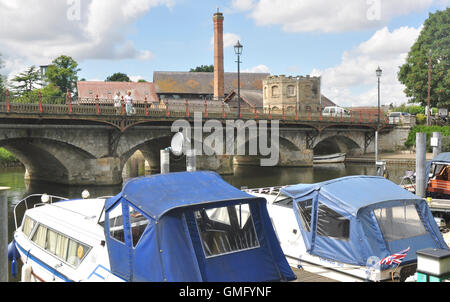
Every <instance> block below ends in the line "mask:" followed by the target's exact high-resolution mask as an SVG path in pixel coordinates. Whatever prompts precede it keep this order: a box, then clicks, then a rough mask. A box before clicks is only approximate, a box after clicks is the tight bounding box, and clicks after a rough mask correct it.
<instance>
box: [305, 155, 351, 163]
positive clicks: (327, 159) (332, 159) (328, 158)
mask: <svg viewBox="0 0 450 302" xmlns="http://www.w3.org/2000/svg"><path fill="white" fill-rule="evenodd" d="M345 157H346V154H345V153H336V154H329V155H322V156H314V157H313V163H314V164H328V163H343V162H344V161H345Z"/></svg>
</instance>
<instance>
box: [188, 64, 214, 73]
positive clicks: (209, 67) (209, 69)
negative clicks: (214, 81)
mask: <svg viewBox="0 0 450 302" xmlns="http://www.w3.org/2000/svg"><path fill="white" fill-rule="evenodd" d="M189 72H214V65H201V66H197V67H195V68H191V70H189Z"/></svg>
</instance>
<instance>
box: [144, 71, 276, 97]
mask: <svg viewBox="0 0 450 302" xmlns="http://www.w3.org/2000/svg"><path fill="white" fill-rule="evenodd" d="M269 75H270V74H269V73H245V72H244V73H241V74H240V84H241V85H240V86H241V89H246V90H262V85H263V84H262V81H263V79H265V78H266V77H268V76H269ZM237 82H238V80H237V73H236V72H225V73H224V86H225V94H230V93H231V92H232V91H233V90H234V89H237V86H238V85H237ZM153 83H154V84H155V89H156V92H157V93H159V94H164V93H180V94H214V73H213V72H166V71H155V72H154V73H153Z"/></svg>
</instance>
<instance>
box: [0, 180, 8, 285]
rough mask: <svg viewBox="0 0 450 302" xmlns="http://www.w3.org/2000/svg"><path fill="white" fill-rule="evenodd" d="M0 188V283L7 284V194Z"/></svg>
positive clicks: (5, 190) (6, 189)
mask: <svg viewBox="0 0 450 302" xmlns="http://www.w3.org/2000/svg"><path fill="white" fill-rule="evenodd" d="M8 190H9V188H4V187H0V223H1V225H0V282H8V195H7V194H8V193H7V191H8Z"/></svg>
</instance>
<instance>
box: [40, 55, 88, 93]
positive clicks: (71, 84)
mask: <svg viewBox="0 0 450 302" xmlns="http://www.w3.org/2000/svg"><path fill="white" fill-rule="evenodd" d="M80 70H81V69H79V68H78V63H77V62H76V61H75V60H74V59H72V58H71V57H69V56H64V55H63V56H59V57H58V58H56V59H55V60H53V62H52V65H50V66H49V67H48V68H47V72H46V73H45V76H46V78H47V79H48V81H49V82H50V83H53V84H54V85H55V86H57V87H58V88H59V90H61V91H62V92H63V93H65V92H67V90H69V91H70V92H74V90H75V88H76V83H77V80H78V75H77V74H78V71H80Z"/></svg>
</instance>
